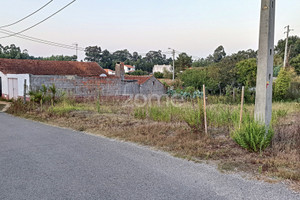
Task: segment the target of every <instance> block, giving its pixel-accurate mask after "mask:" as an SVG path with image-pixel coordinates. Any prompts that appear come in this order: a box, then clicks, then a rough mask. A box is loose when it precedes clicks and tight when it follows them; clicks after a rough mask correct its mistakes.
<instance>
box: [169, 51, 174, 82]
mask: <svg viewBox="0 0 300 200" xmlns="http://www.w3.org/2000/svg"><path fill="white" fill-rule="evenodd" d="M169 49H171V48H169ZM172 55H173V81H174V80H175V49H172Z"/></svg>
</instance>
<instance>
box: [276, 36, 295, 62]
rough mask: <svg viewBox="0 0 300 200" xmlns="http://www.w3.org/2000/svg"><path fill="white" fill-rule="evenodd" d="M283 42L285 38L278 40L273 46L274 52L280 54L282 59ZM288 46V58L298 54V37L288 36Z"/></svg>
mask: <svg viewBox="0 0 300 200" xmlns="http://www.w3.org/2000/svg"><path fill="white" fill-rule="evenodd" d="M285 43H286V39H284V40H279V41H278V43H277V45H276V47H275V52H276V54H278V55H280V57H281V58H282V59H283V58H284V52H285ZM288 47H289V49H288V50H289V59H290V60H291V59H292V58H294V57H296V56H297V55H299V54H300V38H299V37H298V36H290V37H289V39H288Z"/></svg>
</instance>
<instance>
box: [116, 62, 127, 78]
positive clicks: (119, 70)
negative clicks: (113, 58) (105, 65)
mask: <svg viewBox="0 0 300 200" xmlns="http://www.w3.org/2000/svg"><path fill="white" fill-rule="evenodd" d="M115 71H116V76H117V77H119V78H121V80H124V75H125V70H124V63H123V62H117V63H116V67H115Z"/></svg>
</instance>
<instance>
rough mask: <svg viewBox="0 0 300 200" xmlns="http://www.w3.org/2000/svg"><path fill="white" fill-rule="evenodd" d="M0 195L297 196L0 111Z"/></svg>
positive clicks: (278, 186) (281, 187) (280, 198)
mask: <svg viewBox="0 0 300 200" xmlns="http://www.w3.org/2000/svg"><path fill="white" fill-rule="evenodd" d="M0 199H1V200H2V199H13V200H16V199H38V200H41V199H130V200H134V199H137V200H144V199H172V200H178V199H184V200H188V199H197V200H200V199H213V200H214V199H216V200H217V199H228V200H233V199H251V200H252V199H272V200H276V199H278V200H285V199H300V195H299V194H295V193H293V192H292V191H290V190H288V189H287V188H286V187H285V186H284V185H282V184H268V183H263V182H259V181H254V180H246V179H243V178H241V177H240V176H239V175H225V174H221V173H219V172H218V171H217V170H216V169H215V168H214V167H212V166H209V165H205V164H195V163H193V162H189V161H186V160H182V159H178V158H174V157H172V156H170V155H168V154H167V153H163V152H160V151H154V150H151V149H149V148H146V147H141V146H138V145H135V144H131V143H126V142H120V141H115V140H111V139H107V138H102V137H97V136H92V135H88V134H84V133H81V132H76V131H71V130H67V129H61V128H57V127H51V126H47V125H44V124H40V123H37V122H32V121H28V120H24V119H20V118H15V117H12V116H10V115H7V114H4V113H0Z"/></svg>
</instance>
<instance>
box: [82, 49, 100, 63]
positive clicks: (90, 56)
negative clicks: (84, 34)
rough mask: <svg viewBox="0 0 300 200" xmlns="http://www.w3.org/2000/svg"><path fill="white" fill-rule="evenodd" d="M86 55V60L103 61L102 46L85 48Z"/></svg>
mask: <svg viewBox="0 0 300 200" xmlns="http://www.w3.org/2000/svg"><path fill="white" fill-rule="evenodd" d="M85 55H86V57H85V58H84V60H86V61H89V62H97V63H100V61H101V47H98V46H89V47H86V48H85Z"/></svg>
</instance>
